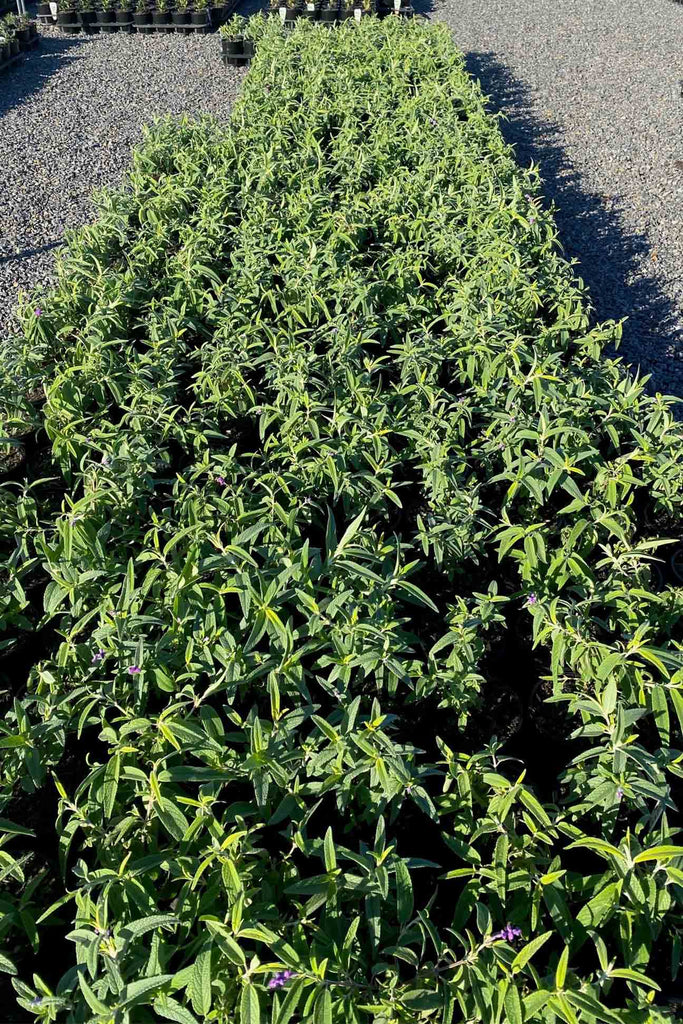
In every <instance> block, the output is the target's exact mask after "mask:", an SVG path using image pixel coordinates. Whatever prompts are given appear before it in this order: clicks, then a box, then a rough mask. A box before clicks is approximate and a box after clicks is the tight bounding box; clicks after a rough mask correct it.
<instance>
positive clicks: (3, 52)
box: [0, 43, 9, 64]
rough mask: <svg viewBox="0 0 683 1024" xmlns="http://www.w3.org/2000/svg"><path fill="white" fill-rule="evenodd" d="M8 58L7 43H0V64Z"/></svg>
mask: <svg viewBox="0 0 683 1024" xmlns="http://www.w3.org/2000/svg"><path fill="white" fill-rule="evenodd" d="M8 60H9V43H0V64H4V63H5V61H8Z"/></svg>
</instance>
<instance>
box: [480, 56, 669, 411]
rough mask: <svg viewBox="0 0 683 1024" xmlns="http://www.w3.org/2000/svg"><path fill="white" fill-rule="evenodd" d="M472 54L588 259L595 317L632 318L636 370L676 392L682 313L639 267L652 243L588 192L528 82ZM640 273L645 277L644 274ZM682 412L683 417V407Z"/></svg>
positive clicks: (565, 229) (572, 251) (654, 387)
mask: <svg viewBox="0 0 683 1024" xmlns="http://www.w3.org/2000/svg"><path fill="white" fill-rule="evenodd" d="M465 60H466V64H467V70H468V71H469V72H470V74H471V75H472V76H473V77H474V78H478V79H479V81H480V83H481V88H482V91H483V92H484V94H485V95H486V96H488V97H489V109H491V110H500V111H502V112H503V113H504V114H505V115H506V117H507V118H508V119H509V120H507V121H505V120H501V121H500V122H499V124H500V130H501V132H502V134H503V137H504V139H505V141H506V142H507V143H509V144H511V145H513V146H514V147H515V153H516V157H517V161H518V163H519V164H520V166H523V167H528V166H529V164H530V162H531V161H532V160H533V161H534V163H535V164H537V165H538V168H539V173H540V176H541V181H542V185H543V195H544V199H545V204H547V203H548V202H549V201H550V200H553V201H554V202H555V205H556V206H557V210H556V213H555V220H556V223H557V226H558V232H559V238H560V241H561V243H562V245H563V247H564V255H565V257H566V258H567V259H570V258H576V259H578V260H579V261H580V262H579V265H578V266H576V267H575V274H576V275H577V276H578V277H581V278H582V279H583V281H584V283H585V284H586V285H587V287H588V289H589V292H590V300H591V303H592V305H593V307H594V312H593V313H592V316H591V319H592V322H593V323H598V322H600V321H602V320H607V319H614V320H619V319H620V318H621V317H624V316H628V320H627V321H626V322H625V323H624V325H623V334H622V342H621V345H620V347H619V350H618V352H617V355H618V356H620V357H621V358H622V359H623V360H624V362H625V363H627V364H631V365H632V366H633V368H634V369H636V367H637V366H638V365H640V367H641V369H642V371H643V373H648V374H652V380H651V381H650V383H649V385H648V388H649V390H650V391H651V392H652V393H654V392H655V391H660V392H662V393H664V394H667V393H670V390H671V388H670V385H669V384H668V383H667V378H668V377H669V374H668V373H667V367H668V366H670V364H671V361H672V360H673V359H676V360H677V361H683V351H682V350H683V329H682V328H681V326H680V324H679V323H677V321H680V311H679V310H677V309H676V307H675V306H674V304H673V303H672V302H671V301H670V299H669V298H668V297H667V296H666V295H665V294H664V293H663V291H662V289H661V286H660V284H659V282H658V281H657V280H656V279H655V278H653V277H650V276H646V275H642V270H640V271H639V261H642V260H643V258H644V257H645V258H647V259H649V258H650V254H651V249H652V243H651V242H650V241H649V240H648V239H647V237H646V236H644V235H639V234H634V233H633V232H631V231H626V230H625V229H624V227H623V225H622V222H621V219H620V217H619V214H618V212H617V211H616V210H611V209H609V208H608V207H607V206H606V204H605V202H604V199H603V197H601V196H599V195H595V194H592V193H588V192H585V191H583V188H582V182H581V176H580V174H579V173H578V172H577V171H576V170H575V168H574V167H573V165H572V163H571V161H570V160H569V158H568V157H567V155H566V153H565V152H564V150H563V148H562V145H561V138H562V134H561V129H560V128H559V126H558V125H557V124H554V123H552V121H546V120H542V119H540V118H539V116H538V114H537V112H535V111H534V109H533V101H532V98H531V94H530V92H529V90H528V89H527V87H526V86H525V85H524V83H522V82H520V81H519V80H517V79H516V78H514V76H513V75H511V73H510V71H509V70H508V68H506V67H505V65H503V64H502V63H501V62H500V61H499V60H498V59H497V57H496V55H495V54H493V53H466V54H465ZM617 198H618V197H617ZM640 266H641V267H642V263H641V264H640ZM637 272H640V273H641V275H642V276H640V277H637V278H636V276H635V275H636V273H637ZM672 351H675V352H676V355H675V356H674V355H671V354H670V353H671V352H672ZM681 397H683V396H681ZM675 412H676V415H677V416H678V417H681V416H683V409H682V408H681V407H680V406H676V407H675Z"/></svg>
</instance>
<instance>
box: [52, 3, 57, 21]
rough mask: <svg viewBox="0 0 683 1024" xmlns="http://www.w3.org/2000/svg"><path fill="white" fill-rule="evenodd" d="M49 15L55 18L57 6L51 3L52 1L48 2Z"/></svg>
mask: <svg viewBox="0 0 683 1024" xmlns="http://www.w3.org/2000/svg"><path fill="white" fill-rule="evenodd" d="M50 13H51V14H52V17H53V18H56V17H57V4H56V3H52V0H51V2H50Z"/></svg>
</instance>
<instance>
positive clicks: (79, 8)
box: [39, 0, 237, 35]
mask: <svg viewBox="0 0 683 1024" xmlns="http://www.w3.org/2000/svg"><path fill="white" fill-rule="evenodd" d="M236 3H237V0H232V2H231V3H228V4H227V5H221V6H216V5H214V4H212V3H211V0H61V2H60V3H59V6H58V9H57V24H58V26H59V27H60V28H61V29H62V31H64V32H66V33H67V34H69V35H74V34H76V33H78V32H82V31H85V32H91V33H92V32H100V31H102V32H105V33H111V32H132V31H136V32H143V33H150V32H165V33H170V32H177V31H180V32H183V33H185V34H186V35H189V34H190V33H196V32H200V33H201V32H207V31H209V30H210V29H211V28H215V27H216V26H217V25H220V24H222V23H223V22H224V21H225V19H226V18H227V17H228V16H229V15H230V14H231V13H232V10H233V9H234V7H235V6H236ZM41 8H49V4H41V5H39V13H44V14H47V13H48V12H47V11H42V10H41Z"/></svg>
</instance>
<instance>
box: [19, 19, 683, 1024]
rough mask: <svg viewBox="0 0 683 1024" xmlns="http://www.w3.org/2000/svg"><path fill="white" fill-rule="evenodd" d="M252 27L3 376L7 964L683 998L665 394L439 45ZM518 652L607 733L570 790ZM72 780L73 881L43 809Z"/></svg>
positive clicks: (237, 1000) (289, 1010) (196, 989)
mask: <svg viewBox="0 0 683 1024" xmlns="http://www.w3.org/2000/svg"><path fill="white" fill-rule="evenodd" d="M249 31H250V33H251V34H252V36H253V37H255V38H258V55H257V58H256V60H255V61H254V64H253V66H252V68H251V70H250V72H249V75H248V76H247V78H246V80H245V87H244V94H243V96H242V98H241V99H240V101H239V102H238V103H237V105H236V107H235V110H234V114H233V117H232V121H231V123H230V125H229V126H228V127H227V128H219V126H218V125H217V124H216V123H214V122H213V121H212V120H211V119H208V118H207V119H204V120H202V121H200V122H197V123H191V122H188V121H186V120H181V121H180V122H176V121H172V120H167V121H162V122H160V123H159V124H157V125H156V126H155V127H154V129H153V130H151V131H150V132H149V133H148V135H147V138H146V141H145V144H144V145H143V146H142V147H141V148H140V149H138V150H137V151H136V153H135V154H134V160H133V167H132V170H131V172H130V175H129V179H128V182H127V185H126V187H125V188H123V189H122V190H120V191H119V192H107V193H103V194H102V195H100V196H99V200H98V201H99V210H100V215H99V219H98V221H97V222H96V223H95V224H93V225H91V226H89V227H87V228H84V229H83V230H81V231H79V232H77V233H74V234H72V236H71V237H70V241H69V247H68V249H67V250H66V251H65V252H64V253H63V254H62V256H61V262H60V273H59V282H58V285H57V287H56V288H55V289H54V290H52V291H50V292H48V293H46V294H42V295H40V296H38V297H36V296H33V297H31V298H30V299H29V298H28V297H27V298H26V299H25V301H24V303H23V307H22V311H21V314H22V322H23V328H24V332H23V336H22V338H21V339H16V340H15V342H14V343H13V345H12V347H11V350H10V351H8V352H7V359H6V360H4V361H3V371H2V378H1V379H0V405H2V409H3V431H2V432H3V437H5V436H7V437H8V438H14V437H15V436H17V435H18V434H20V433H21V432H22V431H26V430H30V431H32V436H33V437H34V440H35V447H36V453H37V454H35V453H34V454H35V460H33V458H32V460H30V462H29V469H30V472H29V477H28V480H27V481H26V482H24V483H22V482H20V481H15V482H11V483H7V484H4V485H3V486H2V487H1V488H0V557H1V559H2V573H3V579H4V581H6V583H7V586H6V588H5V589H4V590H3V592H2V597H1V598H0V600H1V601H2V606H1V607H2V613H3V633H2V634H0V643H2V645H3V647H2V649H1V650H2V651H7V652H9V654H10V655H11V656H12V657H16V658H19V656H20V654H21V650H20V647H21V644H22V643H24V642H25V640H26V638H27V637H28V638H29V641H33V642H35V644H36V649H35V655H34V656H33V657H31V658H29V659H28V662H26V663H25V664H28V666H29V668H28V670H26V669H24V672H23V676H22V677H21V678H18V679H12V680H11V686H12V693H11V698H12V699H8V700H7V702H6V705H5V709H4V710H5V715H4V720H3V724H2V726H0V749H2V765H1V773H0V787H1V788H0V804H1V805H2V809H3V814H4V815H5V817H4V818H3V819H2V820H0V829H1V830H2V832H3V833H4V836H5V838H4V840H3V845H2V850H1V851H0V859H2V862H3V873H4V883H5V895H3V896H2V897H0V912H1V913H2V915H3V916H2V921H1V922H0V933H1V934H2V935H3V937H4V938H5V940H6V948H7V953H6V954H5V953H3V954H2V956H0V970H4V971H5V972H8V973H9V974H11V975H13V976H15V977H14V979H13V983H14V987H15V990H16V993H17V998H18V1002H19V1005H20V1006H21V1007H22V1009H23V1012H26V1013H29V1014H34V1015H35V1016H36V1018H37V1019H42V1020H48V1021H60V1022H64V1024H85V1022H95V1021H96V1022H98V1024H105V1022H107V1024H146V1022H151V1021H158V1020H172V1021H177V1022H180V1024H192V1022H198V1021H211V1020H213V1021H221V1022H223V1021H228V1020H229V1021H236V1022H239V1024H257V1022H265V1021H267V1020H268V1021H271V1022H272V1024H287V1022H288V1021H292V1022H293V1024H297V1022H311V1021H313V1022H314V1024H328V1022H329V1024H332V1022H335V1024H337V1022H338V1024H341V1022H345V1024H346V1022H349V1024H369V1022H373V1024H399V1022H400V1024H403V1022H410V1024H412V1022H417V1021H425V1022H427V1021H430V1022H431V1021H433V1022H439V1024H451V1022H456V1021H472V1022H474V1021H477V1022H482V1024H507V1022H510V1024H522V1022H523V1021H527V1022H531V1024H556V1022H560V1021H564V1022H567V1024H594V1022H598V1021H599V1022H608V1024H646V1022H651V1024H660V1022H664V1021H672V1020H674V1019H675V1015H676V1011H675V1008H673V1007H672V1004H670V1003H669V1002H667V999H668V991H669V988H668V987H670V986H671V984H672V981H675V979H676V977H677V974H678V969H679V959H680V934H681V928H682V926H683V922H682V918H681V900H682V898H683V873H682V871H681V867H680V864H681V860H682V859H683V846H682V845H680V844H679V843H678V842H677V839H678V834H679V832H680V826H679V823H678V822H679V809H678V805H677V801H676V794H677V787H678V781H677V780H678V779H679V778H680V775H681V768H680V761H681V757H682V756H683V754H682V752H681V750H680V749H679V747H680V745H681V743H680V741H681V728H682V726H683V700H682V698H681V693H680V688H681V682H682V681H683V674H682V663H681V654H680V651H681V628H680V625H681V612H682V610H683V606H682V597H681V591H680V589H676V588H674V587H672V586H663V587H662V586H655V585H654V583H653V575H652V559H653V558H654V559H656V558H658V557H661V555H662V553H663V551H666V547H663V546H662V542H663V541H664V540H666V539H667V531H671V530H673V533H672V534H669V535H671V536H674V537H675V536H676V533H675V531H676V530H678V531H679V534H680V522H681V494H682V490H683V470H682V463H681V457H680V452H681V440H682V435H681V429H680V427H679V426H677V425H676V424H675V422H674V420H673V417H672V414H671V402H670V400H667V399H664V398H661V397H657V398H651V397H648V396H647V395H646V394H645V391H644V386H643V382H642V381H638V380H636V379H634V378H633V377H631V376H628V375H626V374H625V373H624V371H623V369H622V367H621V366H620V364H619V363H618V362H617V361H615V360H612V359H609V358H607V357H606V355H605V351H604V350H605V347H606V345H607V343H608V342H611V341H614V340H618V338H619V333H620V327H619V325H618V324H612V323H608V324H603V325H599V326H597V327H595V328H593V329H590V326H589V324H590V317H589V307H588V304H587V300H586V296H585V292H584V289H583V287H582V285H580V284H579V283H577V282H576V280H575V279H574V277H573V272H572V267H571V265H570V264H568V263H567V262H566V261H565V260H564V259H563V257H562V256H561V254H560V252H559V249H558V246H557V232H556V228H555V225H554V222H553V220H552V211H545V210H544V209H543V208H542V206H541V204H540V200H539V194H540V185H539V180H538V173H537V170H536V169H535V168H532V169H531V170H529V171H524V172H523V171H521V170H520V169H519V168H518V166H517V165H516V163H515V161H514V155H513V153H512V151H511V150H510V149H509V147H507V146H506V145H505V144H504V142H503V140H502V137H501V135H500V132H499V130H498V128H497V125H496V123H495V119H494V118H492V116H491V115H490V114H487V113H486V111H485V108H484V101H483V97H482V95H481V92H480V89H479V87H478V85H477V84H476V83H474V82H473V81H472V80H471V79H470V78H469V77H468V76H467V75H466V73H465V70H464V61H463V57H462V55H461V54H460V53H459V52H458V51H457V50H455V48H454V47H453V44H452V42H451V40H450V38H449V36H448V34H447V32H446V31H445V30H444V29H443V28H440V27H438V26H437V27H434V26H432V27H426V26H425V25H422V24H417V23H414V24H413V23H407V22H402V21H399V20H398V19H387V21H384V22H381V23H380V22H377V21H376V20H374V19H367V20H365V21H363V22H362V23H361V25H360V26H356V25H349V26H343V27H342V28H340V29H339V30H334V31H332V32H328V31H326V30H325V29H324V28H322V27H318V26H315V25H311V24H300V25H299V26H298V27H297V28H296V30H295V31H293V32H292V33H290V34H285V33H284V32H283V31H282V30H281V27H280V25H279V19H277V18H273V19H270V20H268V19H264V18H259V19H256V20H254V21H253V22H252V23H251V24H250V29H249ZM41 395H42V397H43V401H42V402H41V401H40V400H37V396H41ZM38 456H40V457H38ZM510 645H512V649H514V650H515V651H517V652H518V653H519V654H520V656H521V653H524V654H525V656H526V660H525V662H524V664H525V666H526V665H529V666H531V665H535V666H536V668H535V671H536V673H537V676H538V677H540V678H530V679H529V680H528V690H529V691H531V689H532V687H533V686H534V684H535V683H539V685H540V684H541V683H543V684H544V685H546V686H547V689H548V693H552V697H551V698H550V699H549V702H548V704H547V706H548V707H549V708H551V709H552V708H555V707H558V706H559V707H560V708H562V707H563V708H565V709H566V711H567V715H568V717H569V721H570V722H571V723H572V724H571V726H570V727H569V731H571V729H573V730H574V733H573V737H574V740H575V743H576V746H575V748H574V749H576V751H577V753H576V756H572V757H570V758H569V759H568V763H567V764H566V765H565V767H564V771H563V773H562V775H561V776H560V778H559V779H557V780H555V782H556V785H555V786H554V790H553V792H552V793H551V794H550V796H549V797H548V798H547V799H542V798H541V790H540V788H539V786H540V787H542V788H543V789H544V790H548V788H549V787H548V781H549V780H548V779H547V778H543V777H535V778H534V777H532V776H531V775H528V774H527V771H526V769H525V767H524V764H523V763H520V760H519V759H517V758H513V757H512V756H510V755H509V754H507V753H506V751H505V748H504V746H503V745H502V744H501V743H499V742H498V741H497V740H496V739H495V737H493V736H492V734H493V733H494V732H495V726H494V725H493V723H491V722H490V720H489V715H490V713H491V711H490V707H489V704H488V696H487V695H488V693H489V692H490V689H489V684H491V682H492V680H493V681H494V682H495V681H496V680H497V681H498V682H500V681H501V678H500V677H501V668H500V663H501V658H502V661H503V664H504V668H505V671H507V672H509V673H510V675H511V676H512V675H515V673H517V674H518V672H519V669H518V666H516V665H515V664H514V663H510V662H509V660H508V661H506V660H505V652H506V651H508V650H510V649H511V647H510ZM515 645H516V646H515ZM24 649H25V648H24ZM501 652H502V653H501ZM520 652H521V653H520ZM22 656H23V655H22ZM534 658H535V659H536V660H535V661H534V660H533V659H534ZM496 659H498V660H496ZM19 663H20V662H19V661H17V662H16V664H19ZM21 664H24V662H21ZM530 671H531V670H530ZM494 677H495V679H494ZM481 734H483V735H485V737H486V740H485V741H484V744H483V745H482V747H481V749H479V750H475V751H474V752H472V750H471V736H472V735H475V736H476V735H481ZM489 739H490V742H488V741H489ZM550 781H553V780H550ZM55 792H56V794H57V801H58V803H57V808H56V820H54V814H53V816H52V819H53V820H50V822H49V831H50V835H51V836H52V837H53V841H54V846H55V849H56V850H58V860H59V864H58V867H56V866H55V864H53V863H52V862H50V860H49V858H45V857H43V859H44V860H45V864H44V866H43V865H42V864H41V853H40V850H39V848H38V845H37V844H36V843H34V842H33V837H32V835H31V833H32V832H35V831H36V830H35V829H34V828H33V827H31V828H29V827H28V826H26V825H24V824H23V823H21V824H16V823H15V821H14V818H13V817H12V816H13V814H17V815H18V814H20V813H28V812H26V811H25V809H26V808H27V807H29V808H30V807H31V806H36V807H41V808H42V807H44V806H49V800H46V799H45V797H46V794H53V793H55ZM50 799H51V797H50ZM32 801H34V802H35V803H33V804H32ZM22 808H23V809H24V812H22ZM29 818H30V813H29ZM30 824H31V826H33V821H32V820H31V821H30ZM40 827H41V830H42V832H43V833H44V831H45V825H44V821H42V820H41V821H40ZM41 872H42V873H41ZM45 878H47V879H48V880H49V884H47V883H45V884H38V883H39V882H41V883H42V881H43V879H45ZM65 943H68V944H69V948H72V955H71V958H70V966H69V968H68V969H67V970H66V972H65V973H64V974H63V975H62V977H61V979H55V980H53V979H46V977H44V974H45V972H44V971H43V972H42V974H39V973H34V971H33V970H31V968H30V967H27V964H30V963H31V956H32V955H33V951H35V950H37V951H38V957H40V955H41V951H42V950H44V949H45V948H46V946H48V947H51V948H53V947H54V948H63V946H64V944H65ZM10 954H11V955H10ZM41 962H45V961H41Z"/></svg>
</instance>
